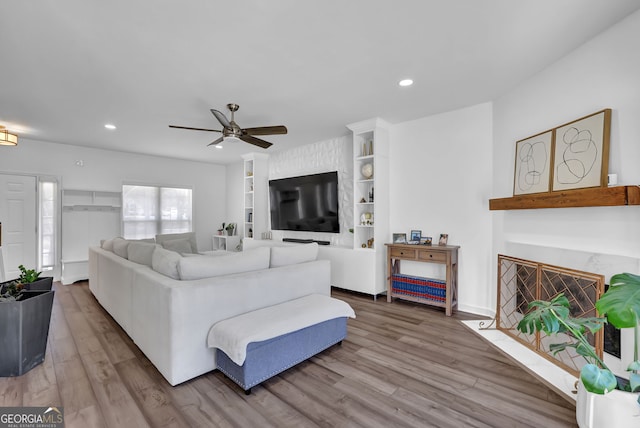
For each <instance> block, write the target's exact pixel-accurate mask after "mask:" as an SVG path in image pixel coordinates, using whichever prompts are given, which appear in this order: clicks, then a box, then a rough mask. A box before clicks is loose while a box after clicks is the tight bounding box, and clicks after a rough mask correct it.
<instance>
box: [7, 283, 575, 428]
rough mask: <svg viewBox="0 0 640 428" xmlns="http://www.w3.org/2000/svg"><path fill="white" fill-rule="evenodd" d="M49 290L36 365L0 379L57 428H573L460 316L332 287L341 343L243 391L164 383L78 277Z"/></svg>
mask: <svg viewBox="0 0 640 428" xmlns="http://www.w3.org/2000/svg"><path fill="white" fill-rule="evenodd" d="M54 287H55V289H56V296H55V303H54V309H53V314H52V319H51V328H50V334H49V344H48V347H47V356H46V359H45V362H44V363H43V364H42V365H40V366H38V367H36V368H34V369H33V370H31V371H30V372H28V373H27V374H25V375H23V376H21V377H16V378H0V406H64V414H65V422H66V426H67V427H145V426H152V427H218V426H220V427H307V426H310V427H313V426H324V427H347V426H348V427H351V426H354V427H356V426H362V427H385V428H388V427H405V426H406V427H428V426H435V427H456V428H457V427H466V426H469V427H521V426H522V427H526V426H530V427H545V428H549V427H574V426H576V424H575V415H574V413H575V407H574V406H573V405H571V404H570V403H568V402H567V401H565V400H564V399H563V398H561V397H559V396H558V395H556V394H555V393H554V392H552V391H551V390H550V389H549V388H547V387H545V386H544V385H542V384H541V383H540V382H538V381H537V380H536V379H534V378H533V377H532V376H531V375H529V374H528V373H526V372H525V371H524V370H522V369H520V368H519V367H517V366H516V365H515V364H514V363H512V362H511V361H510V360H508V359H507V358H506V357H504V356H503V355H502V354H500V353H499V352H498V351H496V350H494V349H493V348H492V347H491V346H490V345H489V344H488V343H487V342H485V341H483V340H482V339H480V338H479V337H477V336H476V335H475V334H474V333H472V332H470V331H469V330H468V329H467V328H466V327H464V326H463V325H462V324H461V323H460V322H458V320H457V319H470V318H474V317H473V316H470V315H466V316H465V314H456V315H455V316H454V317H449V318H448V317H445V316H444V312H443V311H442V310H439V309H434V308H428V307H425V306H422V305H419V304H413V303H405V302H397V301H396V302H394V303H391V304H389V303H387V302H386V301H385V300H384V299H378V301H376V302H374V301H373V300H372V299H371V298H370V297H365V296H360V295H355V294H351V293H346V292H343V291H334V297H338V298H340V299H343V300H345V301H347V302H348V303H349V304H351V306H352V307H353V308H354V309H355V311H356V314H357V319H355V320H349V332H348V337H347V339H346V340H345V341H344V342H343V345H342V346H334V347H332V348H330V349H328V350H326V351H325V352H323V353H321V354H320V355H318V356H316V357H314V358H312V359H311V360H309V361H306V362H304V363H301V364H299V365H298V366H296V367H294V368H292V369H289V370H288V371H286V372H285V373H283V374H281V375H279V376H276V377H274V378H272V379H270V380H268V381H267V382H265V383H263V384H262V385H260V386H256V387H254V388H253V393H252V394H251V395H249V396H246V395H245V394H244V393H243V391H242V390H241V389H240V388H239V387H237V386H236V385H235V384H233V383H231V382H229V381H228V380H227V379H226V378H225V377H224V376H223V375H222V374H221V373H220V372H211V373H208V374H206V375H203V376H200V377H199V378H196V379H193V380H191V381H189V382H186V383H184V384H181V385H179V386H176V387H171V386H170V385H169V384H168V383H167V382H166V381H165V380H164V378H163V377H162V376H161V375H160V374H159V373H158V371H157V370H156V369H155V368H154V367H153V365H151V363H150V362H149V361H148V360H147V359H146V358H145V356H144V355H143V354H142V353H141V352H140V350H139V349H138V348H137V347H136V346H135V345H134V344H133V342H132V341H131V339H129V337H128V336H127V335H126V334H125V333H124V332H123V331H122V329H120V327H119V326H118V325H117V324H116V323H115V322H114V321H113V319H112V318H111V317H110V316H109V315H108V314H107V313H106V312H105V311H104V310H103V309H102V308H101V307H100V305H99V304H98V303H97V301H96V300H95V299H94V297H93V295H92V294H91V292H90V291H89V288H88V285H87V283H86V282H81V283H77V284H74V285H71V286H62V285H60V284H59V283H56V284H55V285H54ZM203 340H204V339H203ZM185 364H189V362H188V361H185Z"/></svg>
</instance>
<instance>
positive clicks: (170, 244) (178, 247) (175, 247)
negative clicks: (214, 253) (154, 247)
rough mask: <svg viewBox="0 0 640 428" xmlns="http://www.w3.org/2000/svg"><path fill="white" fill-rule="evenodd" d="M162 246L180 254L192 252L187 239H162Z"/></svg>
mask: <svg viewBox="0 0 640 428" xmlns="http://www.w3.org/2000/svg"><path fill="white" fill-rule="evenodd" d="M162 247H163V248H166V249H167V250H171V251H175V252H176V253H180V254H187V253H193V251H191V244H190V243H189V240H188V239H171V240H169V241H163V242H162Z"/></svg>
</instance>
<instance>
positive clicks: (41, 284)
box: [0, 276, 53, 291]
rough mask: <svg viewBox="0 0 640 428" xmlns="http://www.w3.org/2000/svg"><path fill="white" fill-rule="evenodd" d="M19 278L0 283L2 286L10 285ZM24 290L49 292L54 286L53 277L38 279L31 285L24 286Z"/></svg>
mask: <svg viewBox="0 0 640 428" xmlns="http://www.w3.org/2000/svg"><path fill="white" fill-rule="evenodd" d="M17 280H18V278H16V279H12V280H10V281H4V282H0V286H2V285H6V284H10V283H12V282H13V281H17ZM23 285H24V289H25V290H27V291H49V290H51V287H52V286H53V277H51V276H46V277H44V278H40V279H37V280H35V281H33V282H30V283H29V284H23Z"/></svg>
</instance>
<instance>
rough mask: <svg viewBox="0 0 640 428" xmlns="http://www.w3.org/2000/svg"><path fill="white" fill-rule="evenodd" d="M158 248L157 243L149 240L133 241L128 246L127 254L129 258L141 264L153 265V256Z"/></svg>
mask: <svg viewBox="0 0 640 428" xmlns="http://www.w3.org/2000/svg"><path fill="white" fill-rule="evenodd" d="M155 249H156V244H151V243H149V242H138V241H131V242H129V246H128V247H127V255H128V256H129V260H131V261H132V262H134V263H139V264H141V265H146V266H151V259H152V257H153V251H154V250H155Z"/></svg>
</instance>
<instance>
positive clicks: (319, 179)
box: [269, 171, 340, 233]
mask: <svg viewBox="0 0 640 428" xmlns="http://www.w3.org/2000/svg"><path fill="white" fill-rule="evenodd" d="M269 202H270V208H271V229H272V230H297V231H308V232H330V233H339V232H340V224H339V222H338V172H337V171H332V172H324V173H321V174H313V175H304V176H299V177H289V178H281V179H278V180H269Z"/></svg>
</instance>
